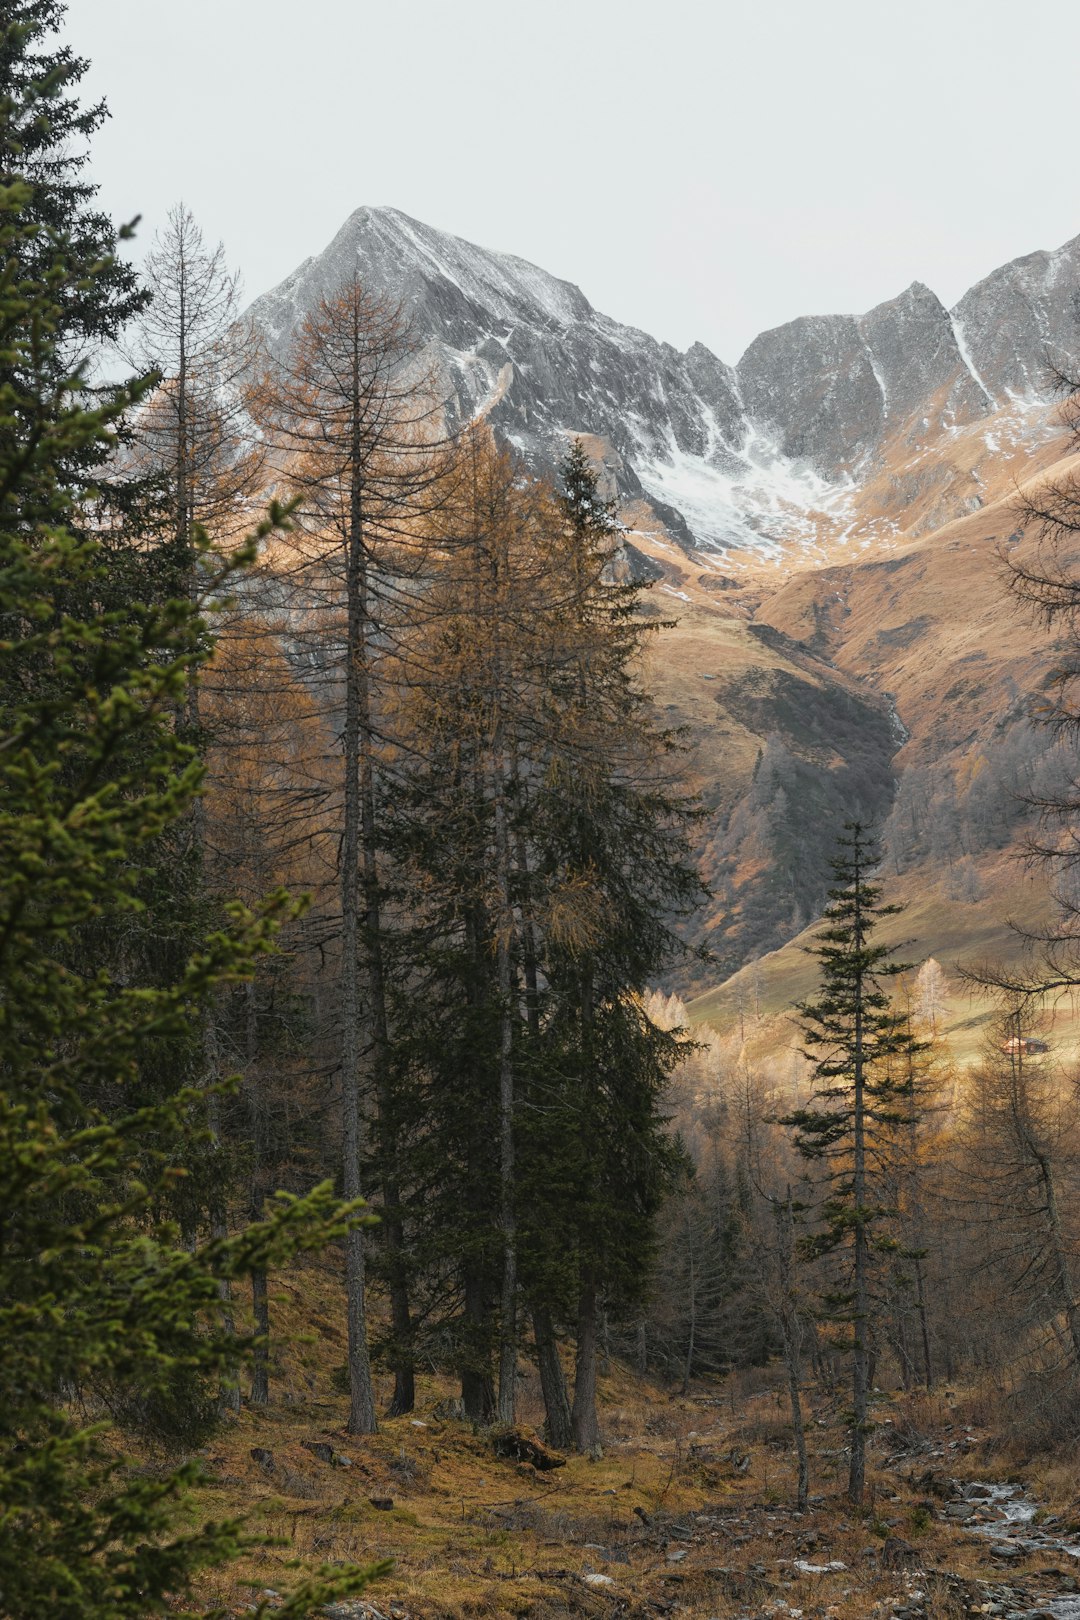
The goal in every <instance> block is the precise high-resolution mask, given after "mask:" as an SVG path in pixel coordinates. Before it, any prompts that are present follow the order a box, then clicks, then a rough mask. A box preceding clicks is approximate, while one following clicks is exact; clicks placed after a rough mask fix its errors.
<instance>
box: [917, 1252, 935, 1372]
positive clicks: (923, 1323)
mask: <svg viewBox="0 0 1080 1620" xmlns="http://www.w3.org/2000/svg"><path fill="white" fill-rule="evenodd" d="M914 1264H915V1309H916V1311H917V1312H918V1314H919V1334H920V1337H921V1339H922V1354H923V1383H924V1384H925V1385H926V1388H927V1390H928V1391H929V1390H932V1389H933V1387H934V1363H933V1359H932V1357H931V1354H930V1315H929V1312H928V1311H927V1309H926V1283H925V1279H924V1276H923V1263H922V1256H921V1255H918V1254H917V1255H916V1256H915V1262H914Z"/></svg>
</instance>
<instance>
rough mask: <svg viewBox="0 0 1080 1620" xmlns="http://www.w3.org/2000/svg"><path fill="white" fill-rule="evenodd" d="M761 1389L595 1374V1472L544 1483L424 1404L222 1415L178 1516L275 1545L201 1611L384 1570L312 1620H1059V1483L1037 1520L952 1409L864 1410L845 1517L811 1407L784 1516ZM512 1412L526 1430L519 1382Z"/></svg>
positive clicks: (575, 1461) (1076, 1591)
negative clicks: (801, 1466)
mask: <svg viewBox="0 0 1080 1620" xmlns="http://www.w3.org/2000/svg"><path fill="white" fill-rule="evenodd" d="M777 1383H778V1381H777V1380H776V1379H775V1378H774V1377H773V1375H772V1374H771V1373H770V1372H768V1371H766V1372H764V1373H763V1372H761V1371H757V1372H754V1373H752V1374H738V1375H734V1376H733V1378H732V1379H730V1380H729V1381H728V1382H727V1383H726V1384H723V1385H717V1386H712V1387H710V1388H708V1389H706V1388H702V1389H701V1390H699V1391H698V1392H697V1393H696V1394H695V1395H693V1396H691V1397H689V1398H682V1397H672V1396H671V1395H670V1394H669V1393H667V1392H666V1391H664V1390H663V1389H661V1388H659V1387H657V1386H655V1385H652V1384H650V1383H647V1382H645V1381H642V1380H639V1379H636V1378H634V1377H632V1376H631V1375H630V1374H629V1373H627V1372H625V1370H622V1369H620V1368H618V1367H615V1366H613V1367H612V1368H611V1369H610V1371H609V1375H608V1378H607V1380H606V1383H605V1387H604V1390H603V1394H604V1419H605V1422H604V1426H605V1433H606V1445H605V1451H604V1456H603V1457H602V1458H601V1459H588V1458H583V1457H574V1458H569V1459H567V1460H566V1462H565V1464H564V1465H562V1466H557V1467H551V1466H549V1462H550V1460H551V1459H546V1458H544V1457H543V1456H542V1455H541V1454H539V1453H537V1454H536V1455H533V1454H531V1453H530V1452H529V1450H528V1448H527V1447H526V1448H525V1449H524V1450H522V1449H521V1447H519V1446H516V1445H511V1446H507V1445H506V1444H504V1443H503V1444H500V1445H498V1446H497V1445H496V1444H495V1443H494V1439H495V1437H494V1436H492V1435H491V1434H484V1433H476V1432H474V1431H473V1430H472V1429H471V1428H470V1427H469V1426H468V1425H466V1424H464V1423H462V1422H461V1421H460V1420H459V1419H458V1418H457V1417H456V1416H455V1414H454V1407H453V1404H452V1403H448V1401H447V1394H448V1391H447V1389H446V1388H444V1387H443V1386H441V1385H440V1384H439V1383H437V1382H434V1381H433V1382H432V1383H431V1386H430V1388H425V1389H424V1391H423V1396H422V1400H421V1404H420V1406H419V1408H418V1410H417V1412H416V1413H415V1414H414V1415H412V1416H410V1417H408V1418H399V1419H396V1420H393V1421H389V1422H386V1423H384V1424H383V1426H382V1428H381V1431H380V1433H379V1434H378V1435H377V1436H374V1437H371V1438H368V1439H363V1440H358V1439H356V1438H353V1437H349V1436H347V1435H346V1434H345V1433H344V1430H343V1428H342V1426H341V1425H342V1423H343V1419H344V1413H345V1402H344V1400H343V1398H341V1397H339V1396H337V1395H335V1394H333V1393H332V1392H329V1391H327V1392H325V1393H320V1392H319V1391H316V1392H315V1393H313V1394H311V1395H308V1394H301V1392H300V1391H299V1390H295V1391H294V1392H293V1394H292V1397H291V1398H290V1399H289V1400H288V1401H287V1402H282V1404H281V1405H279V1406H278V1407H276V1408H271V1409H269V1410H268V1411H266V1412H263V1413H261V1414H256V1413H252V1412H250V1411H245V1412H243V1413H242V1414H241V1417H240V1419H239V1420H238V1422H237V1423H236V1424H235V1425H233V1426H232V1427H231V1428H230V1429H229V1430H228V1431H227V1433H226V1434H225V1435H224V1436H222V1438H221V1439H220V1441H219V1442H218V1444H217V1445H216V1446H215V1448H214V1449H213V1450H212V1452H210V1453H209V1454H208V1455H207V1457H206V1458H205V1459H204V1461H205V1465H206V1467H207V1469H208V1472H209V1474H210V1482H209V1483H208V1485H207V1486H206V1487H205V1489H204V1491H203V1493H202V1499H201V1502H200V1503H199V1507H200V1509H201V1510H202V1511H204V1512H206V1513H208V1514H211V1515H212V1516H214V1517H219V1516H221V1515H222V1514H223V1513H234V1512H237V1511H239V1512H243V1513H245V1514H246V1515H247V1516H248V1519H249V1524H250V1527H251V1529H252V1530H253V1532H255V1533H256V1534H259V1535H264V1536H268V1537H270V1538H272V1539H273V1540H274V1541H275V1542H276V1543H277V1545H274V1546H263V1547H256V1548H252V1549H251V1551H250V1552H249V1554H248V1555H247V1557H246V1559H245V1560H244V1561H243V1562H242V1563H241V1565H240V1566H239V1567H238V1568H237V1569H234V1571H233V1572H232V1574H231V1576H230V1577H229V1584H228V1586H227V1587H225V1586H220V1585H219V1586H218V1587H217V1588H215V1589H208V1590H207V1592H206V1594H205V1595H206V1597H207V1598H209V1599H211V1600H217V1601H220V1602H222V1603H223V1604H224V1605H226V1606H227V1609H228V1612H230V1613H231V1614H233V1615H237V1616H238V1615H241V1614H250V1613H251V1612H253V1611H255V1610H257V1609H258V1608H259V1606H260V1605H265V1606H266V1610H267V1611H271V1612H272V1610H273V1608H274V1607H275V1606H276V1605H277V1603H278V1601H279V1599H278V1593H280V1592H284V1591H286V1590H287V1589H288V1587H289V1586H290V1585H291V1584H293V1583H294V1582H295V1580H296V1578H297V1574H298V1573H299V1574H302V1573H304V1572H305V1571H308V1570H311V1569H312V1568H314V1567H316V1566H318V1565H325V1564H327V1563H329V1564H331V1565H333V1564H335V1563H344V1562H364V1563H366V1562H369V1561H372V1560H375V1559H383V1558H390V1559H392V1560H393V1567H392V1569H391V1570H390V1572H389V1573H388V1574H386V1575H384V1576H382V1577H381V1578H380V1579H379V1580H378V1581H377V1582H376V1583H375V1584H374V1585H373V1586H371V1587H370V1588H369V1590H368V1592H367V1593H365V1595H364V1597H363V1598H362V1599H359V1600H351V1601H350V1602H348V1603H343V1604H339V1605H337V1606H336V1607H335V1608H333V1609H332V1610H331V1611H330V1615H331V1616H332V1620H482V1617H485V1616H492V1617H502V1616H536V1617H537V1620H576V1617H583V1620H624V1617H625V1620H657V1617H661V1620H662V1617H666V1616H673V1617H678V1620H766V1617H768V1620H867V1617H871V1616H872V1617H875V1620H877V1617H880V1620H967V1617H968V1616H976V1615H990V1616H1000V1617H1001V1620H1035V1617H1036V1616H1053V1617H1054V1620H1080V1481H1076V1480H1075V1479H1074V1476H1073V1474H1072V1472H1071V1471H1070V1470H1069V1468H1062V1467H1058V1469H1057V1471H1056V1474H1055V1476H1054V1477H1055V1479H1056V1481H1057V1484H1056V1487H1055V1500H1053V1501H1049V1500H1046V1501H1040V1499H1039V1495H1038V1492H1039V1490H1040V1488H1041V1487H1040V1481H1039V1476H1038V1475H1037V1473H1036V1472H1034V1471H1033V1470H1031V1469H1029V1470H1027V1471H1026V1473H1025V1471H1024V1470H1017V1469H1016V1467H1015V1464H1014V1463H1013V1462H1012V1461H1011V1460H1010V1459H1009V1458H1007V1457H1006V1456H1005V1455H1004V1454H1003V1453H1002V1452H1001V1450H1000V1448H999V1446H998V1445H997V1444H996V1441H995V1437H994V1436H993V1434H992V1433H990V1432H989V1431H988V1430H987V1429H986V1428H982V1429H980V1428H976V1427H974V1426H972V1425H970V1424H967V1423H965V1421H964V1419H963V1398H962V1395H958V1396H957V1397H956V1398H954V1397H952V1396H951V1395H948V1396H947V1395H945V1394H944V1393H943V1394H942V1395H941V1396H935V1397H932V1398H927V1397H925V1396H924V1397H921V1398H919V1397H906V1396H903V1395H880V1396H879V1398H878V1402H877V1409H876V1418H877V1427H876V1431H875V1434H874V1437H873V1440H872V1444H871V1450H870V1462H871V1467H870V1471H869V1489H868V1498H867V1503H866V1505H865V1507H864V1508H862V1509H860V1510H858V1511H855V1510H853V1509H852V1508H851V1507H850V1505H849V1504H848V1503H847V1501H846V1498H845V1496H844V1494H843V1486H844V1478H845V1473H846V1455H845V1450H844V1431H843V1427H842V1403H841V1402H840V1400H839V1399H838V1400H837V1401H835V1402H833V1401H829V1400H825V1399H824V1398H821V1399H818V1400H816V1401H815V1402H814V1413H813V1421H812V1426H811V1445H812V1491H813V1494H812V1496H811V1499H810V1502H809V1504H808V1507H807V1510H806V1511H805V1512H804V1513H799V1512H798V1511H797V1510H796V1508H795V1506H794V1497H795V1492H794V1459H793V1455H792V1447H791V1438H790V1434H789V1431H788V1427H787V1421H786V1407H785V1404H784V1401H783V1399H782V1395H781V1392H780V1390H779V1388H778V1387H777ZM522 1407H523V1411H524V1416H525V1418H526V1424H525V1428H526V1429H528V1426H529V1424H530V1423H531V1424H532V1425H534V1426H535V1424H536V1422H537V1421H538V1419H539V1416H540V1408H539V1399H538V1390H536V1389H535V1388H534V1387H533V1380H532V1379H527V1380H526V1381H525V1384H524V1388H523V1395H522ZM1025 1480H1026V1481H1027V1483H1026V1484H1025ZM1074 1490H1075V1498H1074V1496H1073V1494H1072V1493H1073V1491H1074Z"/></svg>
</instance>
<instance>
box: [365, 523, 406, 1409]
mask: <svg viewBox="0 0 1080 1620" xmlns="http://www.w3.org/2000/svg"><path fill="white" fill-rule="evenodd" d="M358 590H359V594H360V613H359V621H360V634H361V636H362V638H363V645H362V647H361V649H360V652H359V658H358V669H357V704H358V711H359V713H358V718H359V731H360V837H361V871H362V882H363V896H364V917H363V927H362V929H361V931H360V949H361V960H362V964H363V978H364V982H365V989H366V992H367V1015H368V1019H369V1022H370V1029H371V1062H372V1066H373V1068H374V1071H375V1095H376V1099H377V1102H378V1108H379V1137H380V1142H379V1147H380V1158H381V1160H382V1166H381V1176H380V1182H381V1186H382V1199H383V1207H382V1210H381V1212H380V1222H379V1236H380V1238H381V1240H382V1244H383V1250H384V1254H385V1257H386V1277H387V1285H388V1290H389V1294H390V1323H391V1328H392V1348H391V1355H390V1360H391V1366H392V1367H393V1371H394V1393H393V1395H392V1397H391V1400H390V1407H389V1413H390V1416H391V1417H400V1416H402V1415H403V1414H404V1413H406V1412H411V1411H412V1410H413V1408H414V1406H415V1404H416V1378H415V1372H414V1367H413V1350H412V1341H413V1327H412V1310H411V1306H410V1303H409V1277H408V1267H407V1265H406V1261H405V1235H404V1226H403V1222H402V1218H401V1185H400V1161H399V1151H398V1139H397V1122H396V1118H395V1109H394V1097H393V1086H392V1082H391V1078H390V1039H389V1026H388V1020H387V1015H386V973H385V968H384V963H383V948H382V897H381V894H380V890H379V864H378V818H377V812H376V806H375V769H374V761H373V758H372V740H371V739H372V717H371V683H370V678H369V672H368V659H369V656H370V648H369V645H368V642H369V637H368V634H367V629H368V623H369V609H368V582H367V568H366V562H365V559H364V557H363V554H361V559H360V578H359V581H358Z"/></svg>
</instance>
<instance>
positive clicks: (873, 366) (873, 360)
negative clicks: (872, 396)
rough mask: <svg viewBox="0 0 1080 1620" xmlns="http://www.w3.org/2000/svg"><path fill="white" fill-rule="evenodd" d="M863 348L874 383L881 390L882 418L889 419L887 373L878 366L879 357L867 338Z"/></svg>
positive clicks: (864, 340)
mask: <svg viewBox="0 0 1080 1620" xmlns="http://www.w3.org/2000/svg"><path fill="white" fill-rule="evenodd" d="M863 348H864V349H865V350H866V358H867V360H869V362H870V370H871V371H872V372H873V373H874V381H875V382H876V383H877V385H878V387H879V388H880V389H881V414H882V416H884V417H887V416H888V414H889V390H888V386H887V384H886V382H885V373H884V372H883V371H882V369H881V367H880V366H879V365H878V358H877V355H876V354H875V353H874V351H873V349H872V348H871V347H870V345H869V343H867V342H866V339H865V338H864V339H863Z"/></svg>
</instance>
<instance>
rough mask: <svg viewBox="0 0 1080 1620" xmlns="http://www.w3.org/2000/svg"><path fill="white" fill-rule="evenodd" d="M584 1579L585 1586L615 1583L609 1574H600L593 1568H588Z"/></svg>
mask: <svg viewBox="0 0 1080 1620" xmlns="http://www.w3.org/2000/svg"><path fill="white" fill-rule="evenodd" d="M584 1580H585V1585H586V1586H614V1585H615V1582H614V1581H613V1580H612V1578H611V1576H610V1575H600V1574H598V1573H597V1572H596V1571H595V1570H590V1571H589V1573H588V1574H587V1575H586V1576H585V1577H584Z"/></svg>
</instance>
